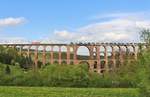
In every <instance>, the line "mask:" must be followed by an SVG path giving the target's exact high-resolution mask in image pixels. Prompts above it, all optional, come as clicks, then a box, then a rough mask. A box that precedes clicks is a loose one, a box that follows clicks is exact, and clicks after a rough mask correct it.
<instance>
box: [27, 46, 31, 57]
mask: <svg viewBox="0 0 150 97" xmlns="http://www.w3.org/2000/svg"><path fill="white" fill-rule="evenodd" d="M30 48H31V46H29V47H28V51H27V56H28V57H30Z"/></svg>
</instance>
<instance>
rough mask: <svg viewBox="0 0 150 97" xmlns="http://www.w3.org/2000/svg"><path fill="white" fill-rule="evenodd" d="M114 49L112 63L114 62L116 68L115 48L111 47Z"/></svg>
mask: <svg viewBox="0 0 150 97" xmlns="http://www.w3.org/2000/svg"><path fill="white" fill-rule="evenodd" d="M111 48H112V59H111V60H112V62H113V68H116V60H115V49H114V46H111Z"/></svg>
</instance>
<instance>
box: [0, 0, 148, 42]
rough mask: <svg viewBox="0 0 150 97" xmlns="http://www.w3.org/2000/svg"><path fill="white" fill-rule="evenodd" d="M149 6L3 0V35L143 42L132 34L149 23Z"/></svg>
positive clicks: (117, 0)
mask: <svg viewBox="0 0 150 97" xmlns="http://www.w3.org/2000/svg"><path fill="white" fill-rule="evenodd" d="M149 5H150V0H0V38H1V39H3V40H4V39H9V40H11V39H24V40H32V41H33V40H39V41H43V40H45V42H46V41H54V42H60V41H61V42H69V41H104V42H105V41H107V40H108V42H109V41H115V42H116V41H125V42H128V41H126V40H127V39H129V42H132V41H133V42H134V41H139V40H138V39H136V37H130V36H138V35H137V34H136V32H137V30H136V27H137V25H134V26H133V24H134V22H135V23H136V24H138V27H139V25H140V26H141V25H142V26H144V27H148V26H149V24H150V23H149V20H150V19H149V18H148V16H149V9H150V6H149ZM17 20H18V22H16V21H17ZM120 23H123V25H122V26H120ZM126 24H128V25H126ZM130 25H131V26H133V27H132V28H130V29H129V28H128V26H130ZM110 26H111V27H110ZM112 26H113V27H116V29H114V28H113V27H112ZM112 28H113V29H112ZM127 28H128V29H127ZM108 29H109V30H108ZM94 34H96V35H94ZM126 34H127V35H128V36H127V35H126ZM134 34H135V35H134ZM97 35H99V37H98V36H97ZM129 35H130V36H129ZM100 36H102V39H100ZM103 36H104V37H103ZM111 36H112V37H111ZM113 36H114V37H115V36H116V37H115V38H116V39H114V37H113ZM68 37H69V38H68ZM66 38H68V39H66Z"/></svg>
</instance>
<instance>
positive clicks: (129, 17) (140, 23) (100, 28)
mask: <svg viewBox="0 0 150 97" xmlns="http://www.w3.org/2000/svg"><path fill="white" fill-rule="evenodd" d="M133 16H134V17H133ZM107 17H115V18H112V19H109V20H107V21H101V22H97V23H92V24H89V25H85V26H83V27H80V28H77V29H76V31H74V32H71V31H68V30H63V31H54V35H55V37H54V39H56V40H57V41H61V42H71V41H73V42H78V41H81V42H83V41H85V42H140V39H139V31H140V30H141V28H150V19H147V18H143V17H144V16H142V14H137V13H133V14H125V13H124V14H123V13H120V14H118V13H117V14H111V15H108V16H107Z"/></svg>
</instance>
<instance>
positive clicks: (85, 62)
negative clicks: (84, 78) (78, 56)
mask: <svg viewBox="0 0 150 97" xmlns="http://www.w3.org/2000/svg"><path fill="white" fill-rule="evenodd" d="M78 64H81V65H82V64H85V65H87V66H88V69H90V63H89V62H88V61H80V62H79V63H78Z"/></svg>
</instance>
